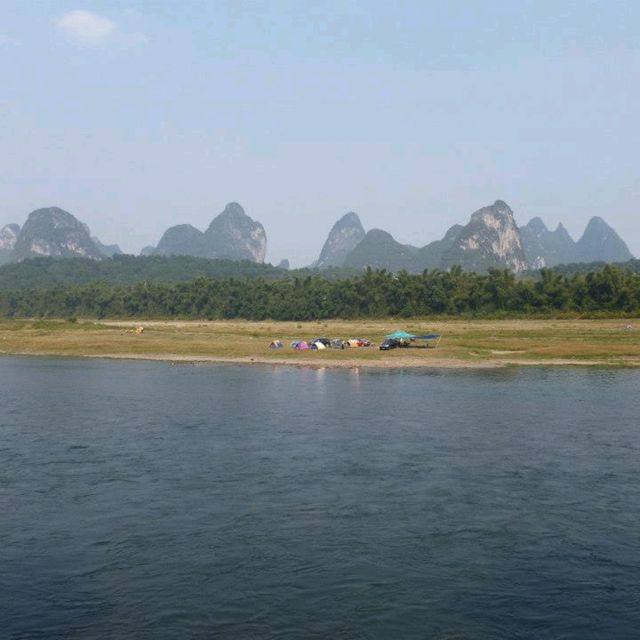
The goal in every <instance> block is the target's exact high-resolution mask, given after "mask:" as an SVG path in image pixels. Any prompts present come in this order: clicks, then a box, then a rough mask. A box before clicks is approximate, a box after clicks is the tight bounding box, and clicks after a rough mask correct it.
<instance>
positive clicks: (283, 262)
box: [278, 258, 291, 271]
mask: <svg viewBox="0 0 640 640" xmlns="http://www.w3.org/2000/svg"><path fill="white" fill-rule="evenodd" d="M290 268H291V265H290V264H289V261H288V260H287V259H286V258H283V259H282V260H280V262H278V269H286V270H287V271H289V269H290Z"/></svg>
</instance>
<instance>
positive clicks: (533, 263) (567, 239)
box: [520, 218, 576, 269]
mask: <svg viewBox="0 0 640 640" xmlns="http://www.w3.org/2000/svg"><path fill="white" fill-rule="evenodd" d="M520 235H521V237H522V247H523V249H524V253H525V255H526V256H527V262H528V263H529V267H530V268H531V269H540V268H542V267H553V266H555V265H557V264H562V263H566V262H572V261H573V259H574V257H575V250H576V244H575V242H574V241H573V238H572V237H571V236H570V235H569V232H568V231H567V230H566V229H565V228H564V226H563V225H562V223H560V224H559V225H558V226H557V227H556V230H555V231H550V230H549V229H547V226H546V225H545V223H544V222H543V221H542V220H541V219H540V218H532V219H531V220H529V222H528V223H527V224H526V225H525V226H524V227H520Z"/></svg>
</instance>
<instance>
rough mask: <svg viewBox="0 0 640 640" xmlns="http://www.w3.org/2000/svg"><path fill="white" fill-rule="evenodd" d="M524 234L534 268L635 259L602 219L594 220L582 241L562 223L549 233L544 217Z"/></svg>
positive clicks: (523, 232)
mask: <svg viewBox="0 0 640 640" xmlns="http://www.w3.org/2000/svg"><path fill="white" fill-rule="evenodd" d="M520 233H521V235H522V242H523V247H524V250H525V254H526V256H527V260H528V262H529V265H530V268H531V269H540V268H541V267H553V266H556V265H559V264H572V263H579V262H626V261H628V260H630V259H631V258H633V256H632V255H631V252H630V251H629V248H628V247H627V245H626V244H625V242H624V241H623V240H622V239H621V238H620V236H619V235H618V234H617V233H616V232H615V231H614V230H613V229H612V228H611V227H610V226H609V225H608V224H607V223H606V222H605V221H604V220H603V219H602V218H598V217H594V218H591V220H590V221H589V224H588V225H587V227H586V229H585V231H584V234H583V235H582V237H581V238H580V240H578V242H574V240H573V238H571V236H570V235H569V233H568V232H567V230H566V229H565V228H564V227H563V226H562V224H559V225H558V227H557V228H556V230H555V231H549V229H547V227H546V226H545V224H544V222H543V221H542V220H541V219H540V218H533V219H532V220H530V221H529V222H528V223H527V224H526V225H525V226H524V227H522V228H521V229H520Z"/></svg>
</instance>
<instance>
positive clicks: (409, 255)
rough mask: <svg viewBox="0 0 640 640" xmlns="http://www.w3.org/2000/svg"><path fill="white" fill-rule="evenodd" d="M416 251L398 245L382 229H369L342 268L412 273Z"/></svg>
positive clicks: (407, 246) (415, 249)
mask: <svg viewBox="0 0 640 640" xmlns="http://www.w3.org/2000/svg"><path fill="white" fill-rule="evenodd" d="M418 251H419V250H418V248H417V247H412V246H411V245H407V244H400V243H399V242H398V241H397V240H395V239H394V238H393V237H392V236H391V234H389V233H387V232H386V231H382V229H371V231H368V232H367V233H366V235H365V237H364V238H363V239H362V240H361V241H360V242H359V243H358V244H357V245H356V246H355V247H354V248H353V249H352V250H351V251H350V252H349V254H348V255H347V257H346V258H345V260H344V262H343V266H345V267H356V268H365V267H372V268H377V269H387V270H388V271H400V270H401V269H406V270H407V271H414V270H415V269H414V258H415V257H416V255H417V253H418Z"/></svg>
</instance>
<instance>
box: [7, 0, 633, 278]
mask: <svg viewBox="0 0 640 640" xmlns="http://www.w3.org/2000/svg"><path fill="white" fill-rule="evenodd" d="M0 17H2V22H1V26H0V69H1V70H2V77H3V79H4V82H3V84H2V87H1V88H0V136H1V137H0V140H1V145H2V146H1V147H0V148H1V149H2V152H3V153H2V154H1V155H2V157H1V158H0V181H1V184H2V192H3V196H4V197H3V198H2V200H1V201H0V225H4V224H7V223H11V222H16V223H18V224H21V225H22V224H23V223H24V221H25V219H26V217H27V215H28V214H29V213H30V212H31V211H32V210H34V209H37V208H40V207H45V206H59V207H61V208H63V209H65V210H67V211H69V212H70V213H72V214H73V215H75V216H76V217H77V218H78V219H80V220H81V221H83V222H85V223H87V224H88V225H89V227H90V228H91V231H92V233H93V234H94V235H96V236H98V237H99V238H100V240H101V241H102V242H105V243H108V244H111V243H118V244H119V245H120V246H121V248H122V249H123V250H124V251H126V252H128V253H138V252H139V250H140V249H141V248H142V247H143V246H144V245H148V244H154V245H155V244H157V242H158V240H159V239H160V236H161V235H162V233H163V232H164V230H166V229H167V228H168V227H169V226H172V225H175V224H182V223H189V224H192V225H194V226H195V227H198V228H200V229H204V228H206V227H207V225H208V224H209V222H210V221H211V220H212V219H213V217H215V216H216V215H217V214H218V213H220V212H221V211H222V209H223V208H224V206H225V204H226V203H227V202H230V201H237V202H239V203H240V204H241V205H242V206H243V207H244V209H245V211H246V213H247V214H248V215H249V216H251V217H252V218H254V219H255V220H259V221H260V222H261V223H262V224H263V225H264V226H265V229H266V231H267V236H268V253H267V261H270V262H273V263H277V262H279V261H280V260H281V259H282V258H287V259H289V260H290V261H291V263H292V265H293V266H302V265H306V264H309V263H310V262H312V261H313V260H314V259H316V258H317V256H318V254H319V252H320V249H321V247H322V243H323V242H324V240H325V239H326V236H327V233H328V232H329V229H330V228H331V226H332V225H333V224H334V223H335V222H336V220H337V219H338V218H340V217H341V216H342V215H344V214H345V213H346V212H347V211H355V212H356V213H358V215H359V216H360V218H361V220H362V223H363V225H364V227H365V228H366V229H371V228H374V227H378V228H382V229H385V230H387V231H389V232H390V233H392V234H393V235H394V237H395V238H396V239H397V240H399V241H401V242H404V243H410V244H414V245H419V246H422V245H425V244H427V243H428V242H430V241H432V240H436V239H439V238H441V237H442V236H443V235H444V233H445V231H446V230H447V229H448V228H449V227H450V226H452V225H453V224H456V223H460V224H465V223H466V222H467V221H468V219H469V216H470V214H471V213H472V212H473V211H475V210H477V209H479V208H480V207H482V206H485V205H488V204H491V203H493V202H494V201H495V200H497V199H501V200H505V201H506V202H507V203H508V204H509V206H511V208H512V209H513V211H514V214H515V216H516V220H517V221H518V223H519V224H525V223H526V222H527V221H528V220H529V219H530V218H532V217H534V216H539V217H541V218H542V219H543V220H544V221H545V223H546V224H547V226H548V227H549V228H555V226H556V225H557V224H558V223H559V222H562V223H563V224H564V225H565V226H566V227H567V229H568V230H569V232H570V233H571V235H572V236H573V237H574V239H578V238H579V236H580V235H581V234H582V231H583V230H584V227H585V226H586V224H587V222H588V220H589V219H590V218H591V217H592V216H594V215H598V216H601V217H603V218H604V219H605V220H606V221H607V222H608V223H609V224H610V225H611V226H612V227H613V228H614V229H616V231H617V232H618V233H619V234H620V236H621V237H622V238H623V239H624V240H625V241H626V242H627V244H628V245H629V248H630V250H631V252H632V253H633V254H634V255H639V254H640V216H638V212H639V211H640V207H639V201H640V177H639V176H638V171H637V158H636V150H637V148H639V144H638V143H639V142H640V140H639V138H640V135H639V133H640V128H639V125H638V122H637V115H636V105H637V104H638V103H639V102H640V89H638V87H637V86H636V83H633V82H632V81H631V79H632V78H634V77H635V76H636V72H637V71H638V70H640V41H639V40H638V37H637V33H636V31H637V30H636V28H635V27H636V25H637V24H640V4H638V3H633V2H624V1H621V2H606V3H605V2H597V1H593V2H585V3H582V4H579V5H578V4H576V3H552V2H535V3H534V2H523V3H513V4H507V3H503V2H498V1H494V2H478V3H474V4H473V5H472V6H468V3H464V2H444V1H443V2H427V3H417V2H403V3H400V4H399V5H398V6H394V7H391V6H388V5H387V4H386V3H381V2H338V1H336V2H313V3H306V4H304V5H302V4H301V3H296V2H268V3H267V2H264V3H263V2H256V3H251V4H243V3H239V2H232V1H228V2H218V3H201V2H183V3H180V5H179V6H178V5H176V4H175V3H171V2H162V1H158V2H154V3H152V4H150V3H147V2H135V1H130V2H125V1H124V0H122V1H121V0H112V1H109V2H106V1H101V0H95V1H92V2H86V3H84V4H80V3H69V2H66V1H61V2H60V1H56V2H54V1H51V2H40V3H38V4H37V6H35V5H32V6H31V5H30V4H27V3H22V2H17V1H12V0H8V1H7V2H5V3H3V6H2V8H0Z"/></svg>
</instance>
